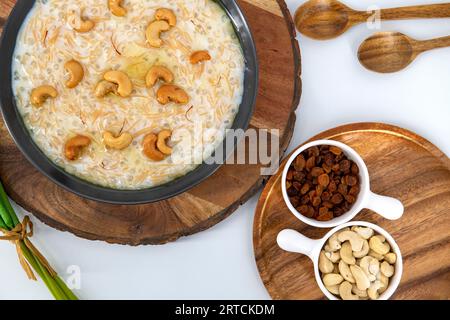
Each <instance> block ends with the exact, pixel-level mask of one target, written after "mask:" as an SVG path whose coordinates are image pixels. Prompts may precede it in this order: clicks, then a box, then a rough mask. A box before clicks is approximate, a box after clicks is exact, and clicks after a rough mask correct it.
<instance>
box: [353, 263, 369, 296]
mask: <svg viewBox="0 0 450 320" xmlns="http://www.w3.org/2000/svg"><path fill="white" fill-rule="evenodd" d="M350 271H351V272H352V275H353V277H354V278H355V281H356V286H357V287H358V289H359V290H367V289H368V288H369V287H370V280H369V278H368V277H367V275H366V274H365V272H364V271H363V269H361V267H360V266H356V265H354V266H350Z"/></svg>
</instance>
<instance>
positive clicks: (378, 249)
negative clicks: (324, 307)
mask: <svg viewBox="0 0 450 320" xmlns="http://www.w3.org/2000/svg"><path fill="white" fill-rule="evenodd" d="M277 243H278V245H279V246H280V247H281V248H282V249H283V250H286V251H289V252H296V253H301V254H304V255H307V256H308V257H309V258H310V259H311V260H312V262H313V264H314V274H315V278H316V281H317V284H318V285H319V288H320V289H321V290H322V292H323V294H324V295H325V296H326V297H327V298H328V299H330V300H341V299H342V300H367V299H371V300H387V299H389V298H390V297H391V296H392V294H393V293H394V292H395V290H396V289H397V287H398V285H399V283H400V279H401V277H402V273H403V261H402V255H401V252H400V249H399V247H398V245H397V243H396V242H395V240H394V239H393V238H392V237H391V235H390V234H389V233H387V232H386V231H385V230H384V229H382V228H381V227H379V226H377V225H375V224H372V223H369V222H363V221H353V222H348V223H345V224H342V225H340V226H338V227H335V228H333V229H332V230H331V231H329V232H328V233H327V234H326V235H325V236H324V237H323V238H321V239H318V240H313V239H310V238H307V237H305V236H303V235H302V234H300V233H298V232H297V231H295V230H290V229H286V230H283V231H281V232H280V233H279V234H278V237H277Z"/></svg>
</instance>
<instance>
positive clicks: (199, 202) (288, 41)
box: [0, 0, 301, 245]
mask: <svg viewBox="0 0 450 320" xmlns="http://www.w3.org/2000/svg"><path fill="white" fill-rule="evenodd" d="M14 3H15V0H2V1H1V2H0V25H1V24H4V22H5V19H6V17H7V16H8V14H9V12H10V10H11V9H12V6H13V5H14ZM238 3H239V5H240V6H241V8H242V9H243V11H244V13H245V16H246V18H247V21H248V23H249V25H250V28H251V30H252V33H253V36H254V38H255V42H256V47H257V53H258V59H259V65H260V84H259V94H258V97H257V103H256V110H255V113H254V116H253V118H252V120H251V124H250V127H252V128H256V129H258V128H262V129H278V130H279V138H280V150H281V151H282V152H283V151H284V150H286V148H287V145H288V144H289V141H290V139H291V136H292V132H293V128H294V124H295V109H296V108H297V105H298V103H299V99H300V95H301V80H300V51H299V48H298V44H297V42H296V40H295V30H294V24H293V22H292V19H291V17H290V14H289V11H288V9H287V7H286V4H285V3H284V1H282V0H239V1H238ZM0 27H1V26H0ZM0 134H1V137H2V138H1V139H0V178H1V180H2V181H3V183H4V184H5V189H6V191H7V193H8V194H9V195H10V196H11V197H12V199H13V200H14V201H16V202H17V203H18V204H19V205H21V206H22V207H24V208H25V209H26V210H28V211H30V212H32V213H33V214H34V215H35V216H36V217H38V218H39V219H40V220H42V221H43V222H45V223H46V224H48V225H50V226H52V227H54V228H57V229H59V230H63V231H69V232H72V233H74V234H75V235H78V236H80V237H83V238H87V239H92V240H104V241H107V242H110V243H120V244H129V245H139V244H162V243H166V242H169V241H174V240H176V239H178V238H179V237H181V236H187V235H190V234H193V233H196V232H199V231H202V230H204V229H207V228H209V227H211V226H213V225H215V224H216V223H218V222H220V221H221V220H223V219H224V218H226V217H227V216H228V215H230V214H231V213H232V212H233V211H235V210H236V209H237V208H238V207H239V205H241V204H242V203H244V202H245V201H246V200H247V199H248V198H249V197H250V196H252V195H253V194H254V193H255V192H256V191H257V190H258V189H259V188H260V187H261V186H262V185H263V183H264V182H265V181H266V177H264V176H261V175H260V166H259V165H228V164H227V165H224V166H222V167H221V168H220V169H219V170H218V171H217V172H216V173H215V174H214V175H213V176H211V177H210V178H209V179H207V180H205V181H204V182H203V183H201V184H200V185H198V186H197V187H195V188H193V189H191V190H189V191H188V192H185V193H183V194H181V195H179V196H177V197H174V198H171V199H169V200H166V201H161V202H157V203H153V204H146V205H137V206H120V205H109V204H104V203H99V202H95V201H90V200H86V199H83V198H80V197H78V196H76V195H74V194H72V193H70V192H67V191H65V190H64V189H62V188H60V187H58V186H57V185H56V184H54V183H53V182H51V181H50V180H48V179H47V178H46V177H44V176H43V175H42V174H41V173H39V172H38V171H37V170H36V169H35V168H34V167H33V166H32V165H31V164H30V163H28V162H27V160H25V158H24V157H23V156H22V154H21V153H20V151H19V150H18V149H17V148H16V146H15V144H14V142H13V141H12V140H11V138H10V136H9V134H8V132H7V130H6V128H5V126H4V124H3V121H2V122H1V125H0ZM280 156H281V155H280Z"/></svg>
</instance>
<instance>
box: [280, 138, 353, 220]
mask: <svg viewBox="0 0 450 320" xmlns="http://www.w3.org/2000/svg"><path fill="white" fill-rule="evenodd" d="M286 180H287V181H286V190H287V194H288V196H289V199H290V201H291V204H292V205H293V206H294V207H295V208H296V209H297V211H298V212H300V213H301V214H302V215H304V216H305V217H308V218H313V219H316V220H318V221H329V220H331V219H333V218H335V217H339V216H341V215H343V214H344V213H346V212H347V211H349V210H350V209H351V207H352V205H353V204H354V203H355V201H356V198H357V196H358V194H359V190H360V181H359V168H358V166H357V165H356V163H354V162H353V161H352V160H350V159H348V158H347V156H346V155H345V154H344V152H343V151H342V150H341V149H340V148H338V147H335V146H328V145H321V146H314V147H311V148H309V149H307V150H305V151H303V152H302V153H301V154H299V155H298V156H297V157H296V158H295V159H294V161H293V162H292V164H291V166H290V167H289V171H288V173H287V178H286Z"/></svg>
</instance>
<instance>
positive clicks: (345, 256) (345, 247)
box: [339, 241, 356, 264]
mask: <svg viewBox="0 0 450 320" xmlns="http://www.w3.org/2000/svg"><path fill="white" fill-rule="evenodd" d="M339 253H340V255H341V259H342V260H344V262H345V263H346V264H355V263H356V259H355V257H354V256H353V251H352V246H351V244H350V242H348V241H346V242H344V243H343V244H342V247H341V250H340V251H339Z"/></svg>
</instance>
